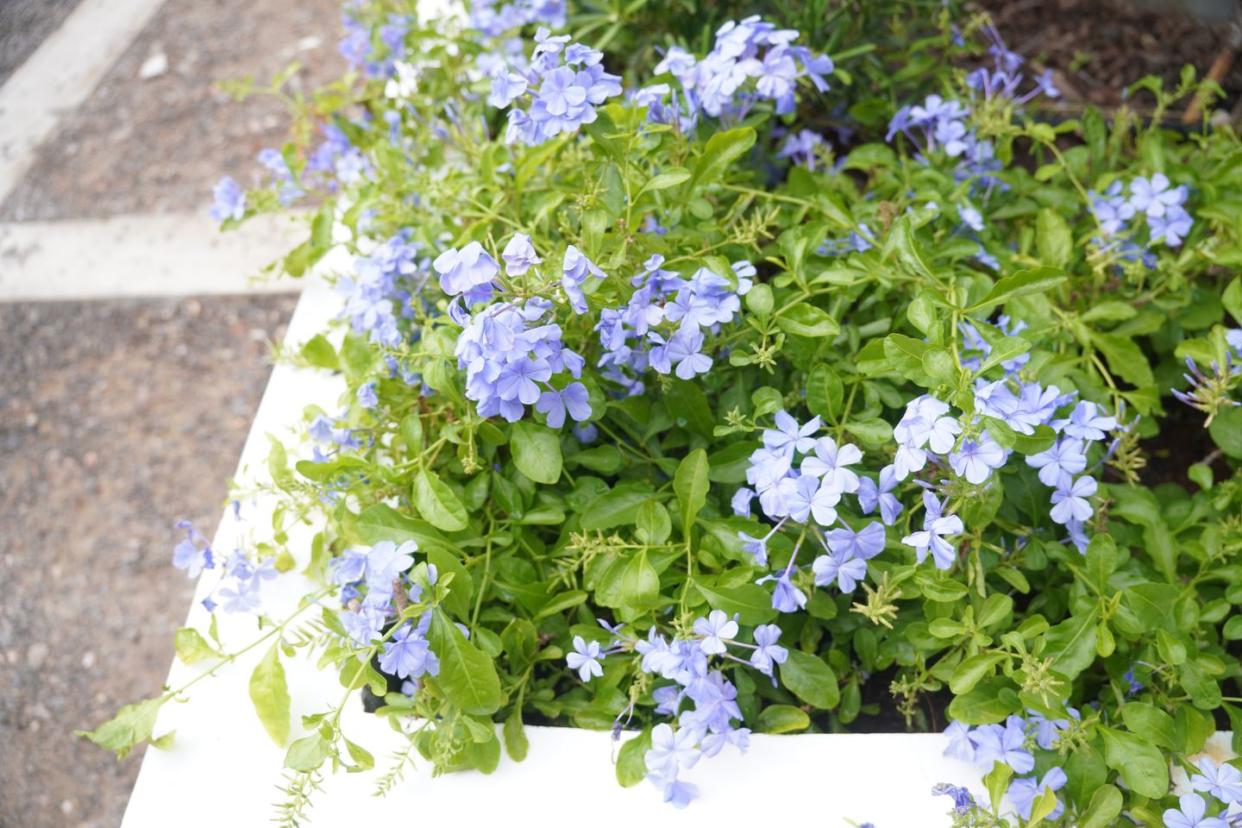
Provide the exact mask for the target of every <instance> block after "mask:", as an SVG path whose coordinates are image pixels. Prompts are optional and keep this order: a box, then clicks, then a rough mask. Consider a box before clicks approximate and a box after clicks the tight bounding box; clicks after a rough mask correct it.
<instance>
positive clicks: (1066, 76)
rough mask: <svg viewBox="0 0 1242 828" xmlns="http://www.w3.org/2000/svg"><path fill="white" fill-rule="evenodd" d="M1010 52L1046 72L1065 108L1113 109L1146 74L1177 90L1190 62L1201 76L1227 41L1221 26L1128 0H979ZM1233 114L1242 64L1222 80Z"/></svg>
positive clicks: (1239, 92)
mask: <svg viewBox="0 0 1242 828" xmlns="http://www.w3.org/2000/svg"><path fill="white" fill-rule="evenodd" d="M977 4H978V6H979V7H981V8H982V9H983V10H985V11H987V12H988V13H989V14H991V16H992V19H993V20H994V21H995V23H996V26H997V28H998V29H999V30H1000V32H1001V35H1002V36H1003V37H1004V39H1005V41H1006V44H1007V45H1008V46H1009V48H1010V49H1012V50H1014V51H1015V52H1017V53H1018V54H1020V55H1023V56H1025V57H1026V58H1027V59H1028V60H1029V61H1030V63H1031V64H1032V65H1033V66H1034V67H1036V68H1037V69H1043V68H1050V69H1052V70H1053V71H1054V73H1055V75H1056V80H1057V84H1058V86H1059V87H1060V89H1061V91H1062V93H1063V94H1064V98H1063V102H1064V104H1065V105H1067V106H1068V107H1071V108H1075V107H1080V106H1081V105H1082V104H1095V105H1097V106H1104V107H1113V106H1117V105H1119V104H1120V103H1122V101H1123V96H1124V90H1125V88H1126V86H1128V85H1129V84H1131V83H1134V82H1135V81H1137V80H1139V79H1140V78H1142V77H1143V76H1145V75H1157V76H1159V77H1161V78H1163V79H1164V81H1165V85H1166V88H1171V87H1175V86H1177V83H1178V79H1179V77H1180V75H1181V71H1182V67H1183V66H1185V65H1186V64H1190V65H1192V66H1194V67H1195V69H1196V70H1197V71H1198V73H1199V76H1200V77H1202V76H1203V75H1205V74H1206V73H1207V71H1208V68H1209V67H1210V66H1211V64H1212V61H1213V60H1214V59H1215V58H1216V56H1217V55H1218V54H1219V53H1220V52H1221V50H1222V49H1223V48H1224V47H1225V46H1226V44H1227V43H1228V42H1229V36H1230V30H1229V26H1228V24H1226V23H1221V22H1212V21H1205V20H1201V19H1197V18H1194V17H1189V16H1186V15H1181V14H1156V13H1154V12H1151V11H1147V10H1144V9H1142V8H1140V7H1139V6H1140V5H1149V6H1150V5H1154V4H1153V3H1151V2H1147V3H1143V4H1140V3H1137V2H1134V0H1126V1H1125V2H1123V1H1122V0H977ZM1221 85H1222V86H1223V87H1224V90H1225V94H1226V99H1225V103H1224V104H1223V106H1224V107H1225V108H1226V109H1229V108H1232V107H1233V106H1234V105H1235V104H1236V103H1237V101H1238V100H1239V97H1242V60H1239V61H1235V62H1234V65H1233V68H1232V69H1231V70H1230V71H1229V72H1228V73H1227V74H1226V75H1225V77H1224V78H1223V79H1222V81H1221Z"/></svg>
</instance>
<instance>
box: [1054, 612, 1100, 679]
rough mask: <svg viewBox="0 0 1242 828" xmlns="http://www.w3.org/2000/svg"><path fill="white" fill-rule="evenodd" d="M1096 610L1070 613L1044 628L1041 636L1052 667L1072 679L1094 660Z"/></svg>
mask: <svg viewBox="0 0 1242 828" xmlns="http://www.w3.org/2000/svg"><path fill="white" fill-rule="evenodd" d="M1097 620H1098V619H1097V618H1096V610H1095V609H1092V610H1091V611H1090V612H1086V613H1083V614H1081V615H1073V616H1070V617H1069V618H1067V619H1066V620H1064V621H1062V622H1061V623H1060V624H1057V625H1056V626H1055V627H1053V628H1052V629H1050V630H1048V632H1047V633H1046V634H1045V636H1044V639H1045V641H1046V642H1047V653H1048V654H1049V655H1051V656H1053V660H1052V669H1053V670H1055V671H1057V672H1058V673H1060V674H1061V675H1063V676H1065V677H1066V678H1070V679H1072V678H1075V677H1076V676H1077V675H1078V674H1079V673H1081V672H1082V671H1083V670H1085V669H1087V667H1089V666H1091V663H1092V662H1093V661H1095V640H1096V636H1097V630H1096V622H1097Z"/></svg>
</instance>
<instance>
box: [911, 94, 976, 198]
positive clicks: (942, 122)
mask: <svg viewBox="0 0 1242 828" xmlns="http://www.w3.org/2000/svg"><path fill="white" fill-rule="evenodd" d="M969 117H970V109H969V108H968V107H966V106H965V105H964V104H963V103H962V102H961V101H957V100H945V99H944V98H942V97H941V96H940V95H935V94H932V95H928V96H927V97H926V98H925V99H924V101H923V102H922V103H921V104H914V105H911V106H903V107H902V108H901V109H899V110H897V113H896V114H895V115H893V118H892V120H891V121H889V125H888V135H887V136H886V137H887V139H888V140H889V141H892V140H893V139H894V138H895V137H896V136H897V134H898V133H900V134H902V135H904V136H905V137H906V138H907V139H908V140H909V141H910V142H911V143H913V144H914V145H915V146H916V147H918V148H919V151H920V152H921V154H922V155H923V156H924V157H926V156H930V155H931V154H932V153H933V152H936V151H940V152H943V153H944V154H945V155H946V156H948V157H949V158H957V159H960V162H959V166H958V172H959V175H960V176H961V177H963V178H967V177H972V176H981V177H982V180H984V181H987V182H990V181H991V179H990V178H988V177H987V174H988V173H990V172H993V171H995V170H997V169H999V168H1000V162H999V161H998V160H997V159H996V148H995V147H994V146H993V144H992V142H991V141H990V140H988V139H987V138H980V137H979V136H978V134H977V133H976V132H975V130H974V128H973V127H972V126H970V125H969V124H968V123H967V119H968V118H969Z"/></svg>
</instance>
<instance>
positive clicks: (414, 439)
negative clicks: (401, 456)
mask: <svg viewBox="0 0 1242 828" xmlns="http://www.w3.org/2000/svg"><path fill="white" fill-rule="evenodd" d="M401 440H402V442H404V443H405V450H406V451H407V452H409V453H410V454H411V455H415V454H418V452H420V451H422V450H423V421H422V418H421V417H419V416H418V415H417V414H407V415H406V417H405V418H404V419H403V420H402V421H401Z"/></svg>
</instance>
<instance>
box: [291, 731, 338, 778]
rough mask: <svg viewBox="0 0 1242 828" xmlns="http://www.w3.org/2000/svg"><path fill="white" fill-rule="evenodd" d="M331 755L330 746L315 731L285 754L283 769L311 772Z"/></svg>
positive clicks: (299, 740) (292, 745)
mask: <svg viewBox="0 0 1242 828" xmlns="http://www.w3.org/2000/svg"><path fill="white" fill-rule="evenodd" d="M331 755H332V745H331V743H330V742H328V741H327V740H326V739H324V738H323V736H321V735H320V734H319V731H315V732H314V733H312V734H311V735H309V736H303V737H302V738H301V739H298V740H297V741H296V742H294V743H293V744H291V745H289V750H288V751H286V752H285V767H286V768H289V769H290V770H295V771H303V772H306V771H313V770H315V769H316V768H318V767H319V766H320V765H322V764H323V763H324V761H325V760H326V759H327V758H328V757H329V756H331Z"/></svg>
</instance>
